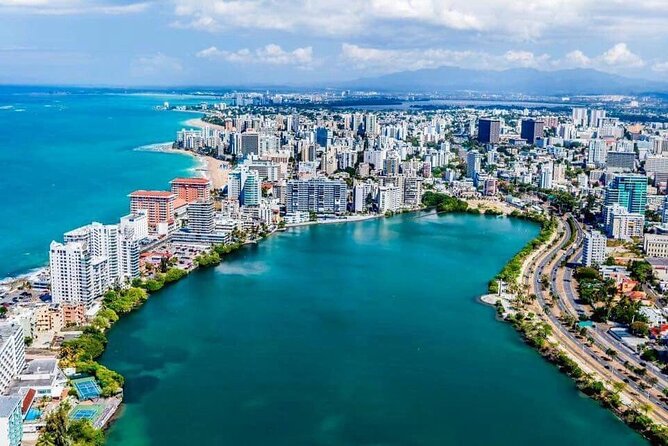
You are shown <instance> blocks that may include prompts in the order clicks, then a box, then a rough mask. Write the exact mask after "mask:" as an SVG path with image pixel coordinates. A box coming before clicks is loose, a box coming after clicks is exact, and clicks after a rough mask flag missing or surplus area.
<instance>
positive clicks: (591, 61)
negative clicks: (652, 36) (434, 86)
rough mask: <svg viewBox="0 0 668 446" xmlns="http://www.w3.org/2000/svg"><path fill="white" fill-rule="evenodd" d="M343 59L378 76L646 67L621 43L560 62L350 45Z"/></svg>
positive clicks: (664, 67)
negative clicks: (444, 70) (447, 70)
mask: <svg viewBox="0 0 668 446" xmlns="http://www.w3.org/2000/svg"><path fill="white" fill-rule="evenodd" d="M340 59H341V61H342V62H343V63H344V64H347V65H349V66H351V67H353V68H355V69H357V70H367V71H373V72H376V73H391V72H397V71H407V70H418V69H421V68H435V67H440V66H456V67H460V68H472V69H483V70H504V69H508V68H517V67H524V68H536V69H539V70H555V69H562V68H594V69H597V70H601V71H608V72H620V71H621V72H623V71H625V70H629V69H633V68H637V67H640V66H643V65H645V62H644V61H643V60H642V58H640V56H638V55H636V54H635V53H633V52H632V51H631V50H630V49H629V48H628V46H627V45H626V44H624V43H618V44H616V45H614V46H613V47H612V48H610V49H608V50H607V51H605V52H603V53H602V54H599V55H597V56H588V55H586V54H585V53H584V52H582V51H581V50H573V51H570V52H568V53H566V54H565V55H564V57H563V58H561V59H554V58H552V57H551V56H550V55H549V54H535V53H533V52H531V51H526V50H520V49H511V50H508V51H506V52H505V53H503V54H501V55H498V54H492V53H489V52H484V51H465V50H460V51H455V50H450V49H438V48H429V49H380V48H372V47H364V46H360V45H354V44H350V43H344V44H343V45H342V46H341V54H340ZM653 69H654V71H657V72H660V71H668V61H667V62H663V63H657V64H655V65H654V67H653Z"/></svg>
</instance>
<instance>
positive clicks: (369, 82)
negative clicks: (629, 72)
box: [341, 67, 668, 96]
mask: <svg viewBox="0 0 668 446" xmlns="http://www.w3.org/2000/svg"><path fill="white" fill-rule="evenodd" d="M341 86H342V87H345V88H359V89H372V90H383V91H403V92H408V91H422V92H424V91H438V92H443V93H446V92H457V91H476V92H480V93H520V94H529V95H546V96H554V95H574V94H630V93H646V92H668V82H656V81H650V80H646V79H635V78H628V77H624V76H618V75H615V74H609V73H604V72H601V71H597V70H591V69H571V70H556V71H539V70H535V69H532V68H514V69H509V70H504V71H482V70H469V69H464V68H456V67H439V68H433V69H422V70H416V71H402V72H399V73H392V74H386V75H383V76H378V77H372V78H363V79H358V80H354V81H349V82H346V83H344V84H343V85H341Z"/></svg>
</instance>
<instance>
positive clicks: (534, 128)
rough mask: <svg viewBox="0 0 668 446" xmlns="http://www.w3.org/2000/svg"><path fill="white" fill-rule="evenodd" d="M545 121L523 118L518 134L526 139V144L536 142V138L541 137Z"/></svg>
mask: <svg viewBox="0 0 668 446" xmlns="http://www.w3.org/2000/svg"><path fill="white" fill-rule="evenodd" d="M544 127H545V123H544V122H543V121H539V120H536V119H523V120H522V130H521V134H520V136H521V137H522V139H526V141H527V143H528V144H536V140H538V139H539V138H542V137H543V128H544Z"/></svg>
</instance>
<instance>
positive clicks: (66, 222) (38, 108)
mask: <svg viewBox="0 0 668 446" xmlns="http://www.w3.org/2000/svg"><path fill="white" fill-rule="evenodd" d="M164 101H170V102H171V103H184V102H187V103H194V102H197V100H196V99H192V98H187V97H179V96H156V95H120V94H108V93H95V92H90V91H80V90H73V89H67V90H62V89H60V90H57V89H25V88H17V87H0V135H2V136H0V166H1V167H0V172H1V175H0V190H3V191H5V192H4V194H3V201H2V205H0V234H2V237H0V253H2V255H1V256H0V279H2V278H4V277H7V276H13V275H16V274H21V273H25V272H27V271H28V270H30V269H32V268H36V267H39V266H42V265H44V264H45V263H46V261H47V259H48V249H49V243H50V242H51V240H53V239H61V238H62V233H63V232H64V231H67V230H69V229H72V228H74V227H76V226H78V225H82V224H86V223H88V222H90V221H93V220H97V221H101V222H104V223H111V222H114V221H116V220H117V219H118V218H119V217H120V216H121V215H124V214H126V213H127V212H128V208H129V205H128V198H127V194H128V193H129V192H131V191H132V190H134V189H142V188H147V189H148V188H159V189H165V188H168V187H169V184H168V181H169V180H170V179H172V178H173V177H175V176H177V175H182V174H188V173H189V172H190V171H191V170H192V169H193V168H194V167H195V164H196V162H195V159H194V158H192V157H190V156H187V155H178V154H166V153H151V152H147V151H140V150H137V148H139V147H141V146H144V145H148V144H153V143H159V142H169V141H173V140H174V138H175V132H176V131H177V130H178V129H180V128H181V127H182V126H183V122H184V121H185V120H187V119H189V118H192V117H195V115H193V114H189V113H177V112H167V111H158V110H155V109H154V107H155V106H159V105H162V104H163V102H164Z"/></svg>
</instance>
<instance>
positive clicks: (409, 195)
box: [403, 176, 423, 206]
mask: <svg viewBox="0 0 668 446" xmlns="http://www.w3.org/2000/svg"><path fill="white" fill-rule="evenodd" d="M422 181H423V179H422V178H420V177H415V176H410V177H407V178H406V180H405V181H404V202H403V205H404V206H419V205H420V203H421V201H422Z"/></svg>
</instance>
